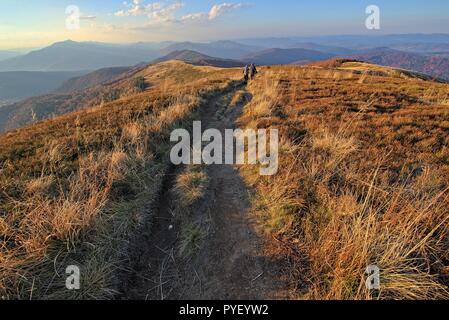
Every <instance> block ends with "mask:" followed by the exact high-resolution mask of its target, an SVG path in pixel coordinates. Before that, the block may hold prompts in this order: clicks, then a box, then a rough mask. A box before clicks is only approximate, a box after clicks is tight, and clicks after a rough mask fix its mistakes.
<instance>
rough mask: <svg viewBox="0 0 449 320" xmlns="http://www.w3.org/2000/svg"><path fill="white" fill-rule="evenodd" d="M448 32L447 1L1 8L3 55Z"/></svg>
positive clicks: (102, 0)
mask: <svg viewBox="0 0 449 320" xmlns="http://www.w3.org/2000/svg"><path fill="white" fill-rule="evenodd" d="M369 5H376V6H377V7H378V8H379V9H380V29H379V30H368V29H367V28H366V26H365V21H366V19H367V17H368V15H369V14H367V13H366V8H367V7H368V6H369ZM78 22H79V23H78ZM448 30H449V1H447V0H426V1H423V0H407V1H406V0H401V1H399V0H371V1H364V0H339V1H336V0H312V1H310V0H276V1H274V0H273V1H267V0H248V1H245V0H235V1H234V0H215V1H213V0H156V1H153V0H149V1H146V0H126V1H124V0H0V49H20V48H22V49H25V48H37V47H44V46H47V45H49V44H51V43H54V42H57V41H64V40H67V39H71V40H74V41H101V42H114V43H129V42H137V41H145V42H149V41H208V40H218V39H239V38H249V37H281V36H284V37H288V36H314V35H334V34H338V35H341V34H369V33H371V34H392V33H445V32H448Z"/></svg>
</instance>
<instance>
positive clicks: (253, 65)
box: [249, 63, 257, 80]
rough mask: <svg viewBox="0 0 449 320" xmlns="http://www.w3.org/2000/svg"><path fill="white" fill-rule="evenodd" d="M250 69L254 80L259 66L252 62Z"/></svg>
mask: <svg viewBox="0 0 449 320" xmlns="http://www.w3.org/2000/svg"><path fill="white" fill-rule="evenodd" d="M249 69H250V70H249V73H250V78H251V80H253V79H254V77H255V76H256V74H257V68H256V65H255V64H254V63H252V64H251V66H250V68H249Z"/></svg>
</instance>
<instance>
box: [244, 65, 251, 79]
mask: <svg viewBox="0 0 449 320" xmlns="http://www.w3.org/2000/svg"><path fill="white" fill-rule="evenodd" d="M249 71H250V68H249V66H248V65H246V66H245V68H244V69H243V76H244V79H245V82H248V79H249Z"/></svg>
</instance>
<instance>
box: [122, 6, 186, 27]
mask: <svg viewBox="0 0 449 320" xmlns="http://www.w3.org/2000/svg"><path fill="white" fill-rule="evenodd" d="M123 5H124V6H125V7H127V9H125V10H120V11H117V12H116V13H115V14H114V15H115V16H117V17H129V16H134V17H137V16H147V17H148V18H149V19H150V20H151V22H153V23H161V22H167V21H171V20H174V19H175V14H176V12H177V11H178V10H179V9H181V8H182V7H183V6H184V4H183V3H182V2H181V1H174V2H173V1H172V2H169V1H161V2H153V3H148V4H144V3H143V2H142V0H133V1H132V3H128V2H124V3H123Z"/></svg>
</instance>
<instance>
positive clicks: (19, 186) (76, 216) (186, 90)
mask: <svg viewBox="0 0 449 320" xmlns="http://www.w3.org/2000/svg"><path fill="white" fill-rule="evenodd" d="M173 69H178V70H180V69H182V71H183V73H184V75H185V77H186V78H189V80H190V81H189V82H188V83H186V82H184V81H177V80H176V79H171V78H170V73H172V74H173V73H174V71H173ZM161 70H163V71H161ZM161 70H159V76H161V77H163V78H164V79H165V80H164V84H165V83H168V82H170V90H165V89H166V88H165V87H164V86H162V85H161V86H154V87H153V88H152V89H150V90H147V91H145V92H143V93H140V94H137V95H133V96H129V97H122V98H118V99H116V100H115V101H113V102H111V103H105V104H103V105H101V106H96V107H93V108H88V109H85V110H82V111H79V112H76V113H71V114H68V115H65V116H62V117H59V118H55V119H54V120H47V121H43V122H40V123H37V124H36V125H33V126H29V127H27V128H24V129H20V130H17V131H12V132H10V133H7V134H4V135H2V136H0V180H1V181H2V183H1V185H0V297H2V298H4V299H11V298H20V299H54V298H57V299H60V298H64V299H107V298H112V297H114V296H116V294H117V292H116V288H117V276H118V274H120V273H119V272H118V270H120V269H121V268H122V267H123V261H125V260H126V259H127V254H128V250H127V246H128V242H129V239H130V237H131V235H132V234H133V232H135V231H136V230H137V229H138V227H139V226H140V225H142V223H143V222H144V221H145V220H147V219H151V217H152V215H153V212H152V210H153V209H152V205H153V203H154V201H155V199H156V198H157V197H158V194H159V192H160V189H161V187H162V182H163V180H164V178H165V176H166V173H167V170H168V167H169V163H168V159H167V155H168V152H167V151H168V150H169V147H170V145H169V137H170V132H171V130H172V129H173V128H179V127H188V124H189V123H191V120H192V119H193V118H194V117H195V116H196V114H197V110H198V108H199V107H201V105H202V104H203V103H204V102H205V99H207V98H209V97H210V96H212V95H214V94H216V93H218V92H220V91H221V90H225V89H226V88H227V87H228V86H229V85H230V83H232V80H233V78H235V70H230V71H228V72H222V73H216V72H215V70H213V69H201V68H200V69H197V68H194V67H191V66H187V65H184V64H182V63H171V62H170V63H166V64H163V65H161ZM204 75H207V77H204ZM183 80H184V79H183ZM189 201H190V200H189ZM69 265H76V266H79V267H80V269H81V272H82V281H81V290H75V291H69V290H66V289H65V278H66V274H65V271H66V267H67V266H69Z"/></svg>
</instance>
